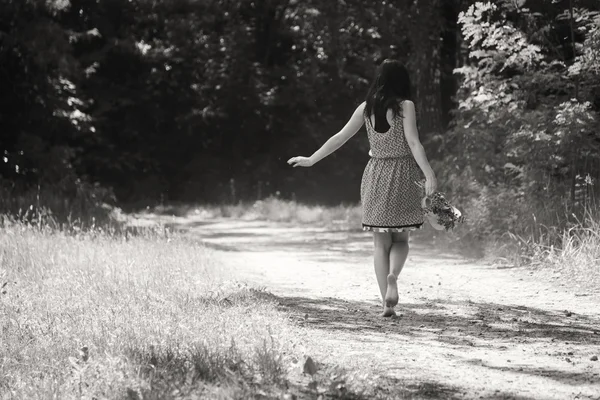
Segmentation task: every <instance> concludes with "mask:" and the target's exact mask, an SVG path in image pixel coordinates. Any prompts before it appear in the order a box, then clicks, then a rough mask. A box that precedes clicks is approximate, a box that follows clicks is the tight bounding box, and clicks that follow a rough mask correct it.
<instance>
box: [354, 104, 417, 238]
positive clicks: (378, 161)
mask: <svg viewBox="0 0 600 400" xmlns="http://www.w3.org/2000/svg"><path fill="white" fill-rule="evenodd" d="M364 118H365V126H366V128H367V135H368V137H369V143H370V145H371V152H372V157H371V159H370V160H369V162H368V163H367V166H366V167H365V172H364V173H363V177H362V182H361V188H360V197H361V203H362V210H363V220H362V226H363V230H365V231H373V232H403V231H413V230H417V229H421V228H422V227H423V221H424V212H423V209H422V206H421V200H422V199H423V197H424V196H425V193H424V190H423V189H422V188H421V187H419V186H418V185H417V182H418V181H420V180H422V179H423V177H422V174H421V169H420V168H419V165H418V164H417V162H416V161H415V159H414V157H413V155H412V152H411V150H410V147H409V146H408V142H407V141H406V138H405V136H404V123H403V122H404V121H403V117H402V116H401V115H396V116H394V119H393V121H392V124H391V126H390V128H389V129H388V130H387V131H386V132H383V133H381V132H377V131H376V130H375V128H374V127H373V125H372V123H371V118H369V116H368V115H366V113H365V115H364Z"/></svg>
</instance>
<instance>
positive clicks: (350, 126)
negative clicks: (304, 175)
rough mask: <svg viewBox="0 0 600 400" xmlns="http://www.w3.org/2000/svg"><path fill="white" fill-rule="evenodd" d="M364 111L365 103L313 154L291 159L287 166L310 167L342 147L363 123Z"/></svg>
mask: <svg viewBox="0 0 600 400" xmlns="http://www.w3.org/2000/svg"><path fill="white" fill-rule="evenodd" d="M364 111H365V103H364V102H363V103H362V104H360V105H359V106H358V107H357V108H356V110H355V111H354V114H352V117H350V120H348V122H347V123H346V125H345V126H344V127H343V128H342V130H341V131H339V132H338V133H336V134H335V135H333V136H332V137H330V138H329V140H328V141H326V142H325V144H323V146H321V148H320V149H319V150H317V151H315V152H314V154H313V155H312V156H310V157H292V158H290V159H289V160H288V164H290V165H292V166H294V167H311V166H313V165H315V164H316V163H318V162H319V161H321V160H322V159H324V158H325V157H327V156H328V155H330V154H331V153H333V152H334V151H336V150H337V149H339V148H340V147H342V145H343V144H344V143H346V142H347V141H348V139H350V138H351V137H352V136H354V135H355V134H356V132H358V130H359V129H360V128H361V126H362V125H363V123H364V118H363V113H364Z"/></svg>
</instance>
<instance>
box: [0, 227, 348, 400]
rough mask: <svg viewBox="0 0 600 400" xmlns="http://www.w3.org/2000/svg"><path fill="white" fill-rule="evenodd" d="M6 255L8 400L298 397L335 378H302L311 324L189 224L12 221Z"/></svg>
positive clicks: (3, 393) (0, 239) (1, 262)
mask: <svg viewBox="0 0 600 400" xmlns="http://www.w3.org/2000/svg"><path fill="white" fill-rule="evenodd" d="M0 266H1V267H0V285H1V286H2V291H1V292H2V294H1V295H0V308H1V311H0V331H1V332H2V334H1V341H0V398H2V399H50V398H52V399H75V398H76V399H93V398H96V399H141V398H144V399H188V398H189V399H200V398H216V399H218V398H223V399H247V398H290V399H291V398H293V397H292V395H293V394H294V393H296V394H299V393H302V392H306V391H311V390H314V389H315V388H316V387H317V386H319V385H321V386H322V385H328V386H327V387H329V386H330V385H331V382H325V381H319V380H315V379H311V380H310V381H309V382H308V383H309V384H310V385H311V386H310V387H309V386H308V384H307V383H306V382H304V383H302V382H300V383H298V382H296V383H292V382H291V380H290V376H291V375H290V373H291V372H293V371H296V372H298V371H302V368H303V365H304V360H305V358H304V355H305V354H306V352H308V351H309V350H308V348H307V347H306V346H305V343H304V341H303V338H304V337H305V335H304V333H303V331H302V329H299V328H298V327H293V326H292V324H291V322H289V321H288V319H287V317H286V315H284V314H282V313H281V312H279V311H278V310H277V308H276V303H275V301H274V300H273V298H272V296H270V295H269V294H268V293H266V292H265V291H263V290H261V289H260V288H250V287H246V286H245V285H243V284H241V283H239V282H236V281H235V274H234V271H229V270H224V269H223V267H222V266H221V265H219V264H218V263H216V261H215V260H214V259H213V258H212V256H211V252H210V251H209V250H207V249H205V248H204V247H203V246H201V245H199V244H196V243H193V242H189V241H186V240H185V239H183V238H182V237H179V236H177V235H175V236H171V235H168V236H166V235H156V234H152V235H146V236H140V237H133V238H129V239H127V240H125V238H124V237H121V236H111V235H107V234H102V233H99V232H97V231H95V232H89V233H86V234H79V235H75V236H72V235H71V236H67V235H65V234H62V233H60V232H57V231H52V230H49V229H48V230H44V229H42V230H39V229H38V228H32V227H28V226H26V225H23V224H12V225H10V224H9V225H8V226H4V228H3V231H2V234H1V235H0ZM296 375H298V376H300V375H299V373H298V374H296ZM338 375H339V374H338ZM296 380H297V379H296ZM311 382H312V383H311ZM327 387H326V388H325V389H323V390H324V391H325V392H326V391H328V390H329V391H330V390H332V389H327ZM348 393H350V392H348ZM286 395H287V397H286ZM349 398H351V397H349Z"/></svg>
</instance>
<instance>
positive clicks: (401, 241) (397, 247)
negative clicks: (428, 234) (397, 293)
mask: <svg viewBox="0 0 600 400" xmlns="http://www.w3.org/2000/svg"><path fill="white" fill-rule="evenodd" d="M408 238H409V232H394V233H393V234H392V247H391V249H390V273H391V274H393V275H394V276H395V277H396V278H398V276H399V275H400V272H402V268H404V263H405V262H406V258H407V257H408Z"/></svg>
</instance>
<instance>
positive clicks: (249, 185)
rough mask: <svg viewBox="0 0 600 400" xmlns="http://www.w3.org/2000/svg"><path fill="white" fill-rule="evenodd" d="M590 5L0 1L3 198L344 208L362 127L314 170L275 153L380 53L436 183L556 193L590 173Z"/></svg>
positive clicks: (349, 104)
mask: <svg viewBox="0 0 600 400" xmlns="http://www.w3.org/2000/svg"><path fill="white" fill-rule="evenodd" d="M598 9H599V5H598V2H597V1H596V0H562V1H552V0H530V1H525V0H518V1H515V0H510V1H509V0H498V1H495V2H492V3H482V2H475V1H467V0H444V1H442V0H429V1H427V2H424V1H416V0H413V1H401V2H400V1H397V2H389V1H370V2H365V1H360V0H340V1H316V0H307V1H297V0H254V1H250V0H243V1H228V0H172V1H167V0H165V1H154V0H129V1H126V0H51V1H46V0H4V1H3V2H2V4H1V5H0V88H1V89H2V90H1V91H0V134H1V141H0V151H2V153H3V156H2V157H3V159H2V162H0V176H1V178H2V180H3V186H5V187H6V186H10V187H11V188H13V190H17V189H18V190H25V189H26V188H27V187H39V186H46V187H52V188H53V190H55V191H58V192H59V193H60V194H61V195H62V196H64V197H66V198H68V197H69V196H72V195H74V193H77V192H80V191H85V190H88V189H89V190H96V189H97V190H99V189H98V187H102V188H111V189H112V190H113V191H114V193H115V194H116V197H117V199H118V200H119V201H121V202H123V203H135V202H140V201H144V202H149V203H151V202H155V201H160V200H164V201H198V202H214V201H237V200H254V199H257V198H261V197H266V196H269V195H273V194H275V193H277V192H279V193H280V194H281V195H282V196H283V197H287V198H291V197H294V196H295V198H297V199H298V200H304V201H318V202H329V203H339V202H355V201H357V200H358V185H359V181H360V178H361V174H362V171H363V168H364V164H365V162H366V161H367V158H368V155H367V153H368V143H367V140H366V137H365V135H360V134H359V135H358V138H355V139H353V140H352V141H351V142H350V143H349V144H347V145H346V146H345V147H344V148H343V149H342V150H340V151H339V152H338V153H336V154H335V155H333V156H332V157H331V158H329V159H326V160H324V161H323V162H322V163H320V164H319V166H318V168H312V169H308V170H301V171H300V170H297V169H296V170H292V169H290V168H289V167H288V166H287V165H286V164H285V161H286V160H287V158H289V157H290V156H293V155H298V154H304V155H310V154H311V153H312V152H313V151H314V150H315V149H317V148H318V146H320V145H321V144H322V143H323V142H324V141H325V140H326V139H327V138H328V137H329V136H330V135H332V134H334V133H335V132H337V131H338V130H339V129H340V128H341V127H342V126H343V124H344V123H345V122H346V120H347V118H349V116H350V115H351V112H352V111H353V108H354V107H355V106H356V105H358V104H359V103H360V102H361V101H362V100H363V98H364V95H365V93H366V91H367V86H368V84H369V81H370V80H371V77H372V76H373V73H374V70H375V68H376V66H377V65H378V63H379V62H380V61H381V60H383V59H384V58H388V57H391V58H396V59H399V60H401V61H403V62H406V63H407V65H408V66H409V68H410V70H411V72H412V77H413V83H414V86H415V92H416V96H415V101H416V104H417V109H418V112H419V116H420V130H421V135H422V137H423V139H424V141H425V143H426V148H427V151H428V154H429V155H430V158H433V159H434V161H435V168H436V172H437V173H438V175H439V178H440V183H442V185H445V189H446V190H447V191H451V192H453V193H454V195H455V196H457V197H460V196H462V198H464V199H467V198H469V199H470V201H471V200H472V201H475V202H476V203H474V204H471V205H470V206H472V207H474V208H475V209H477V210H479V211H478V212H482V213H485V212H489V210H491V209H492V208H493V207H496V206H495V205H494V204H495V203H494V201H498V199H499V198H503V199H505V200H506V202H507V204H513V203H514V202H518V201H521V200H522V199H523V198H524V197H527V196H534V195H535V196H534V197H535V198H541V199H546V197H547V196H548V193H550V192H549V191H550V190H553V192H552V193H554V194H556V196H558V195H559V194H560V195H561V196H562V195H563V194H565V193H569V194H570V198H571V200H572V202H573V204H575V203H577V195H578V194H577V193H580V192H581V188H582V187H585V190H589V186H591V185H588V183H589V182H591V181H590V180H593V179H595V178H597V177H599V175H600V160H599V159H598V151H597V150H598V143H599V137H598V132H599V130H598V118H597V117H598V109H599V108H600V84H599V81H600V80H599V78H598V77H599V74H600V72H599V71H600V65H599V61H598V59H600V57H599V54H600V50H599V47H600V46H599V43H600V33H599V32H600V28H599V26H600V19H599V17H598V12H597V11H598ZM586 179H587V181H586ZM586 182H587V183H586ZM94 185H96V186H94ZM582 185H583V186H582ZM94 188H96V189H94ZM102 193H105V192H102ZM586 193H587V192H586ZM500 195H502V196H500ZM503 196H504V197H503ZM553 196H554V195H553ZM556 196H554V197H556ZM557 198H558V197H557ZM560 199H561V201H562V200H564V199H563V198H562V197H561V198H560ZM481 210H487V211H481ZM481 217H482V218H483V216H481ZM488 217H489V216H488ZM486 218H487V217H486ZM489 218H491V217H489ZM502 218H509V217H506V216H503V217H502ZM510 218H516V217H515V216H513V217H510ZM486 221H487V220H486ZM488 222H489V221H488ZM485 223H487V222H485Z"/></svg>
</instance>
